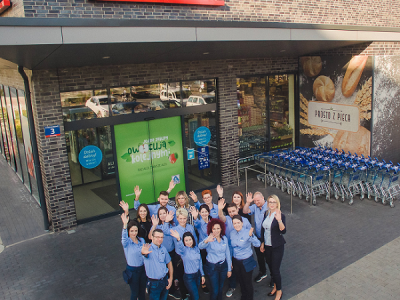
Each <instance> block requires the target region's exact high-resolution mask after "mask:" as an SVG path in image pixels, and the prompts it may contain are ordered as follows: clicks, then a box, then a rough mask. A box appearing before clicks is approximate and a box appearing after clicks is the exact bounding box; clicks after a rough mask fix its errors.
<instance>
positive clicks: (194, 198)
mask: <svg viewBox="0 0 400 300" xmlns="http://www.w3.org/2000/svg"><path fill="white" fill-rule="evenodd" d="M189 196H190V198H192V199H193V201H194V202H197V201H198V199H197V195H196V194H195V193H194V192H193V191H191V192H190V193H189Z"/></svg>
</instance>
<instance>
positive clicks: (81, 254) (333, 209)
mask: <svg viewBox="0 0 400 300" xmlns="http://www.w3.org/2000/svg"><path fill="white" fill-rule="evenodd" d="M1 162H2V159H0V163H1ZM3 162H4V161H3ZM7 168H8V166H7V165H5V164H4V163H1V165H0V192H2V193H3V192H4V191H5V192H6V193H7V197H3V194H2V196H1V198H0V205H1V207H3V206H5V205H6V203H4V202H5V201H12V202H13V203H15V205H16V207H17V209H15V210H10V211H8V213H7V214H5V213H4V212H3V210H2V209H1V210H0V224H1V225H2V226H1V227H0V236H1V238H2V240H3V244H4V245H5V249H4V251H3V252H2V253H0V299H41V300H42V299H129V296H130V292H129V288H128V286H127V285H126V284H125V283H124V282H123V279H122V271H123V270H124V267H125V258H124V254H123V250H122V246H121V243H120V234H121V228H122V223H121V220H120V218H119V216H114V217H110V218H107V219H103V220H99V221H94V222H91V223H86V224H83V225H79V226H78V227H76V229H75V232H74V233H71V234H69V233H67V232H60V233H55V234H44V235H43V233H44V232H43V228H42V220H41V219H40V218H39V220H37V216H40V214H41V212H40V209H39V208H38V207H36V210H34V209H33V208H32V209H27V210H21V209H18V205H20V207H24V206H26V200H25V198H24V196H21V192H22V189H23V188H24V187H22V185H21V184H20V183H19V182H18V181H17V180H13V176H15V174H13V172H12V171H11V170H9V169H7ZM3 174H7V175H6V176H3ZM236 189H239V190H241V191H242V192H243V193H244V186H241V187H240V188H238V187H236V186H230V187H227V188H225V197H226V198H227V199H230V197H231V195H232V192H233V191H234V190H236ZM249 190H250V191H253V192H254V191H256V190H259V191H261V192H263V193H264V194H265V195H267V194H272V193H276V194H277V195H278V196H279V197H280V199H281V201H282V211H283V213H285V214H286V216H287V234H286V235H285V239H286V241H287V244H286V248H285V255H284V258H283V262H282V267H281V273H282V280H283V291H284V299H290V298H292V297H294V299H306V298H307V299H362V298H364V299H399V298H400V291H399V289H398V288H397V282H399V280H397V279H399V278H398V277H399V275H398V272H397V270H398V269H399V268H398V264H399V261H398V259H397V258H400V256H399V249H400V248H399V246H400V245H399V243H400V241H399V236H400V222H399V221H398V220H399V209H400V205H398V206H399V207H396V208H390V207H388V206H383V205H382V204H379V203H375V202H374V201H371V200H363V201H361V200H359V199H356V200H355V202H354V204H353V206H349V205H348V204H346V203H341V202H339V201H337V200H331V201H330V202H326V201H325V200H323V199H318V203H317V205H316V206H310V205H309V204H308V203H307V202H305V201H304V200H299V199H298V198H293V214H290V197H289V196H288V195H287V194H283V193H282V192H280V191H279V190H277V189H276V188H273V187H268V188H267V190H265V189H264V185H263V184H262V183H261V182H259V181H257V180H255V179H252V180H250V183H249ZM32 201H34V200H32ZM229 201H230V200H229ZM396 204H397V203H396ZM29 207H32V206H30V205H29ZM22 212H24V213H22ZM13 214H23V218H22V219H23V220H26V219H27V218H28V219H29V218H31V219H33V220H37V221H34V223H36V225H35V226H37V227H36V229H35V230H37V231H35V233H30V234H27V235H26V236H23V235H21V234H18V236H15V237H14V233H16V234H17V232H20V231H22V232H24V230H25V228H26V226H27V225H26V224H24V222H23V221H21V219H19V218H18V217H17V215H15V216H13ZM5 219H7V224H13V226H10V225H7V226H6V228H3V224H5V221H4V220H5ZM13 220H14V222H13ZM32 226H33V225H32ZM25 231H26V230H25ZM4 236H8V237H7V239H5V238H4ZM16 241H17V242H16ZM395 257H396V258H395ZM256 271H257V270H255V271H254V274H253V276H254V277H255V275H256ZM268 281H269V279H265V280H263V281H262V282H261V283H257V284H254V288H255V299H260V298H267V295H266V294H267V293H268V292H269V291H270V288H268V287H267V283H268ZM225 288H227V287H225ZM343 291H345V292H344V293H343ZM375 296H376V297H375ZM268 298H269V297H268ZM170 299H172V298H170ZM201 299H202V300H203V299H204V300H205V299H208V297H207V296H205V295H203V294H201ZM230 299H235V300H238V299H240V289H239V288H238V289H237V290H236V291H235V293H234V295H233V296H232V297H231V298H230Z"/></svg>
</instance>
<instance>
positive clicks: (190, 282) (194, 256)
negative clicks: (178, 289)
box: [171, 230, 206, 300]
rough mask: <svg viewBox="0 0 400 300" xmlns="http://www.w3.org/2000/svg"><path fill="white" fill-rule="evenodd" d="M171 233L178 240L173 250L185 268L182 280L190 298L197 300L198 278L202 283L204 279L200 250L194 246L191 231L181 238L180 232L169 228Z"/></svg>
mask: <svg viewBox="0 0 400 300" xmlns="http://www.w3.org/2000/svg"><path fill="white" fill-rule="evenodd" d="M171 235H172V236H173V237H174V238H176V240H177V241H178V242H177V244H176V246H175V252H176V253H177V254H179V255H180V256H181V258H182V261H183V266H184V268H185V273H184V274H183V281H184V283H185V286H186V288H187V290H188V292H189V294H190V299H191V300H199V286H200V278H201V282H202V284H204V283H205V281H206V280H205V277H204V272H203V263H202V261H201V256H200V250H199V248H198V247H197V246H196V240H195V238H194V236H193V234H192V233H191V232H185V233H184V234H183V237H182V239H181V237H180V234H179V233H178V232H177V231H175V230H171ZM182 241H183V242H182Z"/></svg>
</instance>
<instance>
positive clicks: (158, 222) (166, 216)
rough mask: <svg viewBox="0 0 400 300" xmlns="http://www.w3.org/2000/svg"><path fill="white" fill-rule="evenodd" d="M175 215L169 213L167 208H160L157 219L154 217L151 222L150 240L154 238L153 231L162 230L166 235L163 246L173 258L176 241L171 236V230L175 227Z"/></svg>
mask: <svg viewBox="0 0 400 300" xmlns="http://www.w3.org/2000/svg"><path fill="white" fill-rule="evenodd" d="M173 219H174V214H173V213H172V212H169V211H168V209H167V208H166V207H160V208H159V209H158V212H157V217H156V216H152V217H151V222H152V223H153V226H152V227H151V230H150V233H149V238H151V237H152V234H153V231H154V230H155V229H161V230H162V232H163V233H164V239H163V242H162V245H163V246H164V247H165V248H166V249H167V251H168V253H169V255H170V256H171V259H172V257H173V256H174V255H175V251H174V249H175V245H174V239H173V238H172V236H171V235H170V234H169V230H170V229H171V228H172V227H173V226H174V221H173Z"/></svg>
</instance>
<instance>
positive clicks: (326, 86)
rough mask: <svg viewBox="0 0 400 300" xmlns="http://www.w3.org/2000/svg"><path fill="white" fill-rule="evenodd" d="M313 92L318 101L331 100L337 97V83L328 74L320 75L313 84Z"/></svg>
mask: <svg viewBox="0 0 400 300" xmlns="http://www.w3.org/2000/svg"><path fill="white" fill-rule="evenodd" d="M313 92H314V95H315V97H316V98H317V100H318V101H324V102H331V101H332V99H333V97H335V85H334V84H333V81H332V80H331V79H330V78H329V77H327V76H323V75H321V76H318V77H317V79H315V81H314V84H313Z"/></svg>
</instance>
